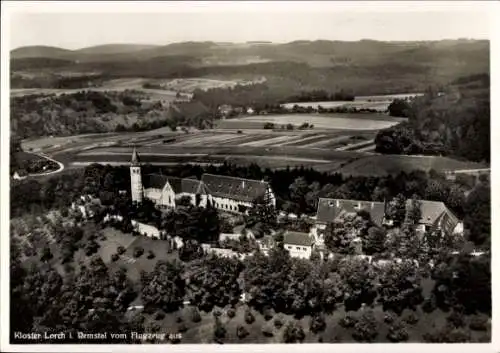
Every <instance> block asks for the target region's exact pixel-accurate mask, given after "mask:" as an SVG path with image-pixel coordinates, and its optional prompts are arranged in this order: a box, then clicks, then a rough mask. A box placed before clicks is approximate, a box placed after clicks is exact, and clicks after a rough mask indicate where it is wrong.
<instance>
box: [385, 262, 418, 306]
mask: <svg viewBox="0 0 500 353" xmlns="http://www.w3.org/2000/svg"><path fill="white" fill-rule="evenodd" d="M379 281H380V286H379V288H378V292H379V298H380V299H379V300H380V302H381V303H382V305H383V308H384V311H389V310H390V311H393V312H395V313H397V314H401V313H402V312H403V310H404V309H406V308H408V309H412V310H415V308H416V307H417V305H419V304H421V303H422V301H423V297H422V287H421V283H420V282H421V278H420V274H419V271H418V269H417V268H416V267H415V265H414V263H413V261H411V260H410V261H408V260H406V261H403V262H401V263H396V262H392V263H390V264H389V265H387V266H386V267H384V268H383V270H382V273H381V275H380V279H379Z"/></svg>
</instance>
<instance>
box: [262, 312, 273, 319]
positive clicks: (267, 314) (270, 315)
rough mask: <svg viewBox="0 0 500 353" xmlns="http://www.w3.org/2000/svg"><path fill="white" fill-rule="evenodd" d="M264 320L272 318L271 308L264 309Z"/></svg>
mask: <svg viewBox="0 0 500 353" xmlns="http://www.w3.org/2000/svg"><path fill="white" fill-rule="evenodd" d="M263 314H264V320H266V321H269V320H271V319H272V318H273V312H272V310H271V309H264V313H263Z"/></svg>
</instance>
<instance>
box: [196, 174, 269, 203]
mask: <svg viewBox="0 0 500 353" xmlns="http://www.w3.org/2000/svg"><path fill="white" fill-rule="evenodd" d="M201 181H202V182H203V183H204V184H205V186H206V187H207V189H208V192H209V193H210V194H211V195H212V196H216V197H225V198H229V199H233V200H238V201H243V202H253V201H255V199H257V198H258V197H260V196H263V195H264V194H265V192H266V189H267V187H268V185H269V184H268V183H267V182H264V181H258V180H251V179H243V178H236V177H230V176H223V175H213V174H203V175H202V177H201Z"/></svg>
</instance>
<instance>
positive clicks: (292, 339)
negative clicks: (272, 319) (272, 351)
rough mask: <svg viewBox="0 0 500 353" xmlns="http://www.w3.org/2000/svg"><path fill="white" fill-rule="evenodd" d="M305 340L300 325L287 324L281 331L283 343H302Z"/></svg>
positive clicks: (296, 323) (295, 323)
mask: <svg viewBox="0 0 500 353" xmlns="http://www.w3.org/2000/svg"><path fill="white" fill-rule="evenodd" d="M304 338H305V334H304V330H303V329H302V326H300V323H298V322H289V323H288V324H287V325H286V326H285V330H284V331H283V342H284V343H297V342H302V341H303V340H304Z"/></svg>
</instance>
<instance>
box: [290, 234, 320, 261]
mask: <svg viewBox="0 0 500 353" xmlns="http://www.w3.org/2000/svg"><path fill="white" fill-rule="evenodd" d="M283 245H284V248H285V249H286V250H288V252H289V253H290V256H291V257H298V258H301V259H309V258H311V254H312V249H313V245H314V240H313V238H312V237H311V236H310V235H309V234H307V233H300V232H287V233H285V236H284V239H283Z"/></svg>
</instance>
